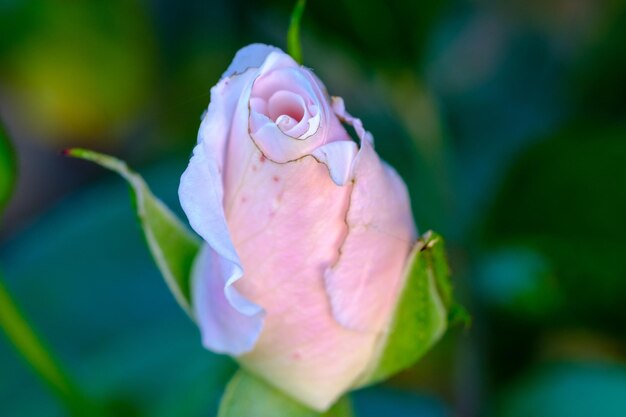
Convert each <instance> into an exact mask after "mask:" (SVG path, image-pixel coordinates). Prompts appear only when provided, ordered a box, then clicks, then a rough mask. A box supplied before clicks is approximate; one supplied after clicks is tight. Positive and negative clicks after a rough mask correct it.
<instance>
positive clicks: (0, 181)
mask: <svg viewBox="0 0 626 417" xmlns="http://www.w3.org/2000/svg"><path fill="white" fill-rule="evenodd" d="M16 172H17V166H16V163H15V153H14V151H13V148H12V146H11V142H10V141H9V138H8V137H7V135H6V133H5V132H4V129H3V127H2V123H0V212H2V210H3V209H4V207H5V206H6V204H7V203H8V202H9V197H10V196H11V193H12V192H13V187H14V185H15V177H16Z"/></svg>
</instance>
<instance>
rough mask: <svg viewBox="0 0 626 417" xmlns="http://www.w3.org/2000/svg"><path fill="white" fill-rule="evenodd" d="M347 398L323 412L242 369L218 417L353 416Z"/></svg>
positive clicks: (228, 387) (231, 386)
mask: <svg viewBox="0 0 626 417" xmlns="http://www.w3.org/2000/svg"><path fill="white" fill-rule="evenodd" d="M352 415H353V414H352V406H351V405H350V401H349V399H348V398H347V397H343V398H342V399H340V400H339V401H338V402H337V403H336V404H335V405H334V406H333V407H332V408H331V409H330V410H328V411H327V412H325V413H319V412H317V411H314V410H311V409H310V408H308V407H306V406H304V405H302V404H300V403H298V402H297V401H296V400H294V399H292V398H291V397H289V396H287V395H286V394H284V393H282V392H281V391H279V390H277V389H276V388H273V387H271V386H270V385H268V384H267V383H265V382H263V381H261V380H260V379H259V378H257V377H255V376H254V375H252V374H250V373H249V372H247V371H245V370H243V369H240V370H239V371H237V373H236V374H235V376H233V378H232V379H231V380H230V382H229V383H228V385H227V386H226V391H225V392H224V396H223V397H222V402H221V404H220V410H219V413H218V415H217V417H352Z"/></svg>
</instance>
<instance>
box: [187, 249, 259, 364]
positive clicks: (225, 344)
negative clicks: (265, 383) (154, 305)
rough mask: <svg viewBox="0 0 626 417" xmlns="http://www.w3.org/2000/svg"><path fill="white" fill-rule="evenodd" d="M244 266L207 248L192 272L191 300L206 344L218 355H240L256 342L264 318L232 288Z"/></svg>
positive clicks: (202, 252)
mask: <svg viewBox="0 0 626 417" xmlns="http://www.w3.org/2000/svg"><path fill="white" fill-rule="evenodd" d="M241 275H242V270H241V266H240V265H238V264H236V263H233V262H230V261H228V260H227V259H226V258H224V257H222V256H221V255H220V254H219V253H217V252H216V251H215V250H213V248H211V247H210V246H209V245H204V247H203V248H202V251H201V252H200V254H199V255H198V258H197V259H196V263H195V265H194V270H193V281H192V290H193V291H192V301H193V305H194V311H195V314H196V318H197V320H198V322H199V323H200V326H201V330H202V342H203V345H204V346H205V347H206V348H208V349H210V350H212V351H213V352H216V353H227V354H230V355H241V354H243V353H245V352H248V351H250V349H251V348H252V346H254V344H255V343H256V341H257V339H258V337H259V334H260V332H261V329H262V327H263V321H262V320H260V319H259V320H257V319H251V317H252V318H255V317H258V318H261V317H262V316H263V315H264V312H263V310H262V309H261V308H260V307H258V306H257V305H256V304H252V303H250V302H249V301H248V300H247V299H245V298H244V297H243V296H242V295H241V294H239V293H238V291H237V290H236V289H235V288H234V287H233V284H234V283H235V282H236V281H237V279H238V277H241Z"/></svg>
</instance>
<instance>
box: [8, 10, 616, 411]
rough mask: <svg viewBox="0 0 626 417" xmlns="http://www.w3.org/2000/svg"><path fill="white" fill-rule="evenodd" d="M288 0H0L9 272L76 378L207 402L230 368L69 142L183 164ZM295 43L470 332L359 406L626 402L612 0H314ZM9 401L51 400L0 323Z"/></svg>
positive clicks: (170, 194)
mask: <svg viewBox="0 0 626 417" xmlns="http://www.w3.org/2000/svg"><path fill="white" fill-rule="evenodd" d="M293 3H294V2H293V1H286V0H284V1H273V2H270V1H267V0H255V1H253V0H230V1H226V0H224V1H210V0H205V1H184V2H175V1H164V0H152V1H149V0H101V1H90V2H69V1H63V2H59V1H54V0H30V1H19V0H0V117H1V118H2V119H3V121H4V124H5V125H6V129H7V131H8V132H9V134H10V136H11V138H12V140H13V141H14V145H15V147H16V150H17V155H18V162H19V182H18V186H17V189H16V193H15V195H14V198H13V200H12V202H11V203H10V205H9V207H8V209H7V211H6V213H5V214H4V216H3V220H2V229H1V230H0V269H1V270H2V271H3V273H4V275H5V276H6V285H7V287H8V288H9V289H10V291H11V292H12V293H13V294H14V295H15V298H16V300H17V301H18V302H19V304H20V305H21V306H22V307H23V310H24V312H25V313H26V315H27V316H28V317H29V318H30V319H31V321H32V323H33V324H34V326H35V327H36V328H37V330H38V331H39V332H40V333H41V334H42V335H43V336H44V337H45V338H46V340H47V341H48V344H49V345H50V346H51V347H52V348H53V349H54V351H55V352H56V354H57V355H58V357H59V358H60V359H61V360H62V361H63V362H64V363H65V364H67V366H68V367H69V369H70V371H71V372H72V374H73V376H74V377H75V378H76V379H77V380H78V381H79V382H80V384H81V386H83V387H84V389H85V390H86V391H87V392H89V393H90V394H92V395H94V396H97V397H101V398H106V399H108V401H111V402H114V403H116V404H117V406H118V407H119V409H120V410H123V411H120V415H124V416H184V417H186V416H189V417H198V416H213V415H214V414H215V411H216V407H217V402H218V400H219V397H220V395H221V393H222V390H223V387H224V384H225V382H226V381H227V380H228V378H229V376H230V375H231V374H232V372H233V370H234V369H235V366H234V364H233V363H232V362H231V361H230V360H229V359H227V358H224V357H220V356H217V355H213V354H211V353H209V352H206V351H204V350H202V349H201V347H200V343H199V336H198V332H197V330H196V329H195V328H194V326H193V325H192V323H191V322H190V321H189V320H188V319H187V317H186V316H185V315H184V313H183V312H182V311H181V310H180V309H179V308H178V307H177V306H176V305H175V302H174V300H173V298H172V296H171V295H170V294H169V293H168V291H167V289H166V286H165V285H164V283H163V282H162V279H161V278H160V276H159V273H158V271H157V269H156V267H155V266H154V265H153V263H152V261H151V259H150V256H149V254H148V251H147V249H146V248H145V245H144V242H143V238H142V235H141V231H140V228H139V226H138V225H137V223H136V221H135V217H134V214H133V211H132V208H131V204H130V202H129V198H128V190H127V188H126V186H125V184H124V183H123V182H122V181H120V180H119V179H118V178H117V177H115V176H114V175H112V174H110V173H108V172H105V171H104V170H102V169H99V168H97V167H95V166H92V165H89V164H87V163H84V162H81V161H76V160H68V159H66V158H63V157H61V156H60V155H59V151H60V150H61V149H63V148H65V147H70V146H72V147H73V146H82V147H88V148H92V149H95V150H99V151H104V152H107V153H112V154H115V155H117V156H120V157H122V158H123V159H125V160H127V161H129V162H130V163H131V164H132V165H133V166H134V167H135V168H137V169H138V170H139V171H140V172H141V173H142V174H144V175H145V177H146V178H147V180H148V182H149V184H150V185H151V186H152V188H153V190H154V191H155V193H156V194H157V195H159V196H161V197H162V198H163V199H164V200H165V201H166V202H167V203H168V205H169V206H170V207H172V208H173V209H175V210H177V211H179V212H180V209H179V205H178V202H177V198H176V191H177V185H178V178H179V176H180V173H181V172H182V171H183V169H184V167H185V166H186V162H187V158H188V156H189V153H190V151H191V148H192V146H193V143H194V141H195V138H196V132H197V128H198V126H199V120H200V115H201V114H202V112H203V109H204V108H205V107H206V106H207V104H208V101H209V89H210V87H211V86H212V85H213V84H215V83H216V81H217V80H218V78H219V75H220V74H221V72H222V71H223V70H224V69H225V68H226V66H227V65H228V64H229V63H230V60H231V59H232V57H233V55H234V53H235V52H236V50H237V49H238V48H240V47H241V46H243V45H245V44H248V43H251V42H264V43H271V44H276V45H278V46H281V47H284V45H285V35H286V30H287V26H288V20H289V14H290V12H291V9H292V6H293ZM302 40H303V52H304V63H305V65H307V66H310V67H313V68H314V69H315V71H316V73H317V74H318V75H319V76H320V77H321V78H322V79H323V80H324V82H325V83H326V84H327V86H328V89H329V91H331V93H332V94H333V95H341V96H343V97H344V98H345V99H346V103H347V105H348V108H349V109H350V111H351V112H352V113H353V114H354V115H356V116H358V117H360V118H362V119H363V121H364V122H365V125H366V127H367V128H368V130H370V131H371V132H372V133H373V134H374V137H375V138H376V141H377V142H376V144H377V149H378V151H379V153H380V154H381V155H382V156H383V158H384V159H386V160H387V161H389V162H390V163H391V164H392V165H393V166H395V167H396V168H397V170H398V171H399V172H400V174H401V175H402V176H403V178H404V179H405V181H406V182H407V184H408V186H409V190H410V193H411V197H412V202H413V210H414V214H415V218H416V219H417V223H418V225H419V227H420V230H422V231H426V230H427V229H434V230H437V231H438V232H440V233H442V234H443V235H444V236H445V237H446V238H447V241H448V246H449V254H450V258H451V262H452V267H453V270H454V281H455V285H456V288H457V292H458V294H459V298H460V299H461V301H462V302H463V303H464V304H465V306H466V307H467V308H468V310H470V312H471V314H472V316H473V325H472V327H471V328H470V329H469V330H464V329H462V328H456V329H453V330H452V331H450V332H449V333H448V335H447V336H446V337H445V339H444V340H443V341H442V342H441V343H440V344H439V345H438V346H437V347H436V348H435V349H434V350H433V351H432V352H430V353H429V354H428V355H427V356H426V357H425V358H424V359H423V360H422V361H421V362H420V363H418V364H417V365H416V366H415V367H413V368H412V369H410V370H408V371H406V372H403V373H402V374H401V375H398V376H397V377H395V378H393V379H392V380H390V381H388V382H387V383H386V384H385V385H384V386H379V387H375V388H370V389H366V390H364V391H361V392H358V393H356V394H355V396H354V399H355V406H356V409H357V411H358V413H359V415H360V416H362V417H375V416H381V415H390V416H391V415H393V416H397V417H402V416H421V417H430V416H468V417H472V416H493V417H517V416H520V417H522V416H536V417H542V416H550V417H572V416H574V417H584V416H594V417H599V416H616V417H617V416H625V415H626V301H625V300H626V2H624V1H620V0H530V1H529V0H504V1H502V0H441V1H435V0H425V1H413V0H395V1H364V0H310V1H309V4H308V5H307V9H306V12H305V15H304V20H303V26H302ZM0 415H1V416H10V417H26V416H38V417H48V416H50V417H52V416H62V415H64V411H63V408H62V407H61V405H60V404H59V403H58V401H57V400H56V399H55V397H54V396H53V395H52V394H50V393H49V391H47V390H46V389H45V387H44V386H43V385H41V384H40V382H39V380H38V379H37V378H36V377H35V376H34V375H33V374H32V373H31V372H30V370H29V369H28V368H27V367H26V366H25V365H24V363H23V362H22V361H21V360H20V359H19V357H18V356H17V355H16V353H15V351H14V350H13V349H12V348H11V346H10V345H9V343H8V341H7V339H6V338H4V337H1V336H0Z"/></svg>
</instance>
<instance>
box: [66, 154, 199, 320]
mask: <svg viewBox="0 0 626 417" xmlns="http://www.w3.org/2000/svg"><path fill="white" fill-rule="evenodd" d="M65 154H66V155H68V156H72V157H75V158H80V159H84V160H87V161H91V162H94V163H96V164H98V165H100V166H102V167H104V168H107V169H110V170H111V171H114V172H116V173H118V174H119V175H121V176H122V177H123V178H124V179H126V181H128V184H129V185H130V187H131V190H132V193H133V196H134V199H135V208H136V210H137V215H138V217H139V221H140V223H141V227H142V228H143V231H144V234H145V237H146V241H147V243H148V247H149V248H150V252H151V253H152V256H153V258H154V260H155V262H156V264H157V266H158V267H159V270H160V271H161V274H162V275H163V278H164V279H165V282H166V283H167V285H168V287H169V288H170V290H171V291H172V293H173V294H174V297H175V298H176V300H177V301H178V303H179V304H180V305H181V307H182V308H183V309H184V310H185V311H186V312H187V313H188V314H189V315H190V317H193V314H192V309H191V288H190V277H191V269H192V266H193V262H194V259H195V257H196V255H197V253H198V250H199V249H200V240H199V239H198V238H197V237H196V236H195V235H193V234H192V233H191V231H190V230H189V229H188V228H187V227H186V226H185V225H184V224H183V223H182V222H181V221H180V219H179V218H178V217H176V215H175V214H174V213H172V212H171V211H170V209H168V208H167V206H166V205H165V204H163V202H162V201H161V200H159V199H158V198H156V197H155V196H154V195H153V194H152V192H151V191H150V189H149V188H148V185H147V184H146V182H145V181H144V180H143V178H142V177H141V176H140V175H139V174H137V173H135V172H134V171H132V170H131V169H129V168H128V166H127V165H126V163H125V162H123V161H120V160H119V159H116V158H113V157H111V156H107V155H103V154H100V153H97V152H93V151H88V150H85V149H69V150H67V151H66V152H65Z"/></svg>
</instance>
